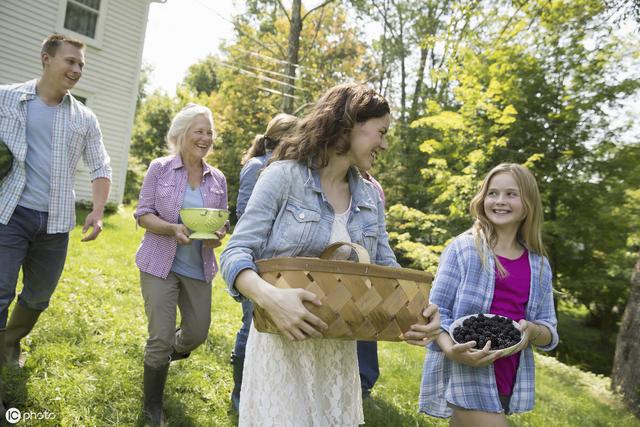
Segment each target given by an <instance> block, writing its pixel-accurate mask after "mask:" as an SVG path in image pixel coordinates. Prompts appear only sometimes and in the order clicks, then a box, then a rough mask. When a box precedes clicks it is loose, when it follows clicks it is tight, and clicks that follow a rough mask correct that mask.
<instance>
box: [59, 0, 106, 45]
mask: <svg viewBox="0 0 640 427" xmlns="http://www.w3.org/2000/svg"><path fill="white" fill-rule="evenodd" d="M97 22H98V14H97V13H95V12H90V11H89V10H87V9H85V8H83V7H82V6H78V5H75V4H73V3H71V2H68V3H67V12H66V14H65V17H64V27H65V28H66V29H68V30H71V31H75V32H76V33H80V34H84V35H85V36H87V37H91V38H95V34H96V23H97Z"/></svg>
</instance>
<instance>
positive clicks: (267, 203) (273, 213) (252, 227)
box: [220, 160, 398, 300]
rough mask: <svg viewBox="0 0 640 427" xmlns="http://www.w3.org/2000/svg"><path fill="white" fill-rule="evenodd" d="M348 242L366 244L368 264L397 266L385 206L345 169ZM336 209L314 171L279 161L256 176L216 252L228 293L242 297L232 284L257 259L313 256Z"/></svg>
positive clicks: (324, 241) (328, 231)
mask: <svg viewBox="0 0 640 427" xmlns="http://www.w3.org/2000/svg"><path fill="white" fill-rule="evenodd" d="M348 180H349V190H350V191H351V198H352V199H351V200H352V202H351V215H350V216H349V222H348V224H347V229H348V231H349V236H350V237H351V241H352V242H354V243H358V244H360V245H362V246H364V247H365V249H366V250H367V252H368V253H369V256H370V257H371V262H372V263H375V264H380V265H388V266H394V267H395V266H398V263H397V262H396V258H395V255H394V254H393V251H392V250H391V248H390V247H389V236H388V234H387V231H386V226H385V221H384V207H383V205H382V201H381V200H380V197H378V195H377V193H376V190H375V189H374V187H373V185H372V184H371V183H368V182H366V181H365V180H364V179H362V177H361V176H360V174H359V173H358V171H357V170H356V169H355V168H353V167H352V168H351V169H349V173H348ZM333 220H334V211H333V208H332V207H331V205H330V204H329V202H328V201H327V199H326V197H325V195H324V193H323V191H322V188H321V186H320V176H319V173H318V171H317V170H312V169H310V168H308V167H307V166H305V165H303V164H301V163H299V162H297V161H294V160H282V161H278V162H274V163H272V164H271V165H269V167H267V168H266V169H265V170H264V171H262V173H261V174H260V177H259V178H258V182H257V183H256V186H255V188H254V190H253V193H252V195H251V198H250V199H249V203H248V204H247V208H246V210H245V212H244V214H243V215H242V217H240V220H239V221H238V224H237V225H236V228H235V230H234V232H233V235H232V236H231V239H229V242H228V244H227V247H226V248H225V250H224V251H223V252H222V254H221V255H220V271H221V272H222V276H223V277H224V280H225V281H226V282H227V285H228V287H229V293H230V294H231V296H233V297H234V298H236V299H238V300H242V299H243V297H242V296H241V295H240V294H239V293H238V291H237V290H236V288H235V286H234V284H235V281H236V277H237V276H238V274H239V273H240V272H241V271H242V270H246V269H252V270H254V271H256V270H257V269H256V265H255V260H258V259H267V258H274V257H286V256H311V257H317V256H319V255H320V253H321V252H322V250H323V249H324V248H325V247H327V246H328V244H329V238H330V236H331V226H332V224H333Z"/></svg>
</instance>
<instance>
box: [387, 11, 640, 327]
mask: <svg viewBox="0 0 640 427" xmlns="http://www.w3.org/2000/svg"><path fill="white" fill-rule="evenodd" d="M473 13H475V19H478V20H480V21H483V22H485V23H486V25H484V26H483V27H482V29H481V30H476V31H475V32H469V33H467V36H466V37H465V38H462V39H460V40H461V43H460V45H459V46H458V48H457V50H456V52H457V53H456V55H455V56H451V57H449V58H445V59H446V60H448V61H449V65H448V67H447V66H443V67H444V68H445V69H448V70H449V71H448V74H447V77H446V80H447V82H449V84H450V85H451V86H450V87H451V90H450V93H451V95H452V98H449V97H440V98H438V97H434V98H432V99H430V100H427V101H426V102H425V103H424V108H423V113H422V114H421V116H419V117H417V118H416V120H414V121H413V122H412V123H411V131H412V132H414V133H410V132H408V133H405V136H407V137H408V139H406V140H398V139H392V143H391V147H390V149H389V152H388V153H387V156H389V155H391V156H392V158H391V159H389V160H387V159H383V162H384V163H385V166H387V165H395V164H396V163H405V166H404V168H406V170H405V169H402V168H401V169H399V170H398V169H395V168H393V169H391V170H392V171H393V174H394V175H395V178H393V179H392V180H391V181H387V180H386V179H387V177H388V175H386V174H381V176H380V178H381V179H382V183H383V186H385V189H386V188H387V182H390V183H391V192H390V193H391V200H392V202H398V203H402V204H404V205H406V206H410V207H411V208H414V209H418V210H421V211H423V212H430V213H432V214H439V215H446V220H444V221H442V223H441V224H439V227H440V228H442V229H445V230H447V233H446V235H445V236H440V235H438V234H436V236H437V237H440V238H437V237H436V238H435V239H434V240H436V242H435V244H434V248H433V249H431V248H429V245H428V244H427V245H426V247H423V246H421V245H417V244H416V243H420V241H419V240H418V239H420V238H422V234H423V233H424V232H423V231H419V230H420V228H421V227H419V226H418V227H414V229H415V230H414V231H409V232H408V235H407V234H404V232H403V231H402V230H401V229H399V228H396V227H398V226H399V224H402V221H400V222H394V221H393V220H391V221H390V222H389V223H390V227H391V228H392V230H393V231H396V232H397V234H393V233H392V234H391V235H392V236H394V237H397V239H398V240H397V241H398V247H399V248H400V251H399V252H400V254H401V255H402V257H404V258H408V259H410V260H411V261H412V262H413V264H412V265H421V263H422V262H424V261H425V260H428V262H431V260H432V254H434V253H438V250H439V248H440V247H441V245H442V244H444V242H445V241H446V240H447V239H448V238H450V237H452V236H455V235H456V234H457V233H459V232H461V231H462V230H463V229H464V228H466V227H468V226H469V225H470V224H469V220H468V213H467V212H468V203H469V201H470V200H471V198H472V196H473V195H474V194H475V192H476V191H477V188H478V187H477V185H478V182H479V181H480V180H481V179H482V178H483V176H484V175H485V174H486V172H487V171H488V170H489V169H491V168H492V167H493V166H495V165H497V164H498V163H501V162H517V163H523V164H526V165H527V166H528V167H529V168H530V169H532V171H533V172H534V173H535V174H536V175H537V177H538V181H539V186H540V190H541V193H542V197H543V205H544V209H545V221H546V222H545V228H544V240H545V242H546V246H547V249H548V252H549V256H550V260H551V263H552V266H553V270H554V273H555V286H556V287H557V288H559V289H562V290H565V291H566V292H567V294H568V295H571V296H572V297H574V298H576V300H577V301H578V302H579V303H581V304H583V305H584V306H585V307H587V308H588V309H589V311H590V319H591V322H592V323H593V324H595V325H598V327H599V328H601V329H602V331H603V334H608V333H610V332H611V331H614V330H615V329H616V327H617V326H616V323H617V321H618V320H619V317H620V315H621V313H622V311H623V308H624V303H625V301H626V297H627V292H628V277H629V273H630V269H631V267H632V265H633V260H634V258H633V255H634V252H635V251H634V250H633V248H632V247H631V245H630V243H629V242H632V241H637V240H635V239H637V237H636V236H637V235H638V232H637V226H635V225H634V224H637V223H638V221H637V209H635V211H634V208H632V206H634V204H633V203H629V201H630V200H633V197H634V194H635V193H633V192H630V189H635V188H638V178H637V176H638V167H637V164H638V154H637V151H638V145H637V144H632V143H631V142H632V141H630V140H629V138H628V137H627V138H626V139H623V138H622V137H621V135H623V134H624V132H625V130H626V129H628V128H629V123H619V122H620V121H619V120H615V113H613V112H614V111H616V110H617V109H619V108H620V106H621V100H624V99H627V98H628V97H630V96H631V95H633V94H634V93H637V90H638V88H639V87H640V74H638V72H637V70H638V67H637V58H638V52H640V49H639V45H638V43H637V41H636V40H633V39H631V38H627V39H622V38H620V37H618V36H616V35H614V33H613V32H612V30H611V28H610V23H609V22H607V20H606V17H607V9H606V8H605V7H604V5H603V3H602V2H600V1H597V0H582V1H578V2H575V1H574V2H566V1H556V2H551V3H550V2H545V1H540V2H527V3H522V5H521V6H519V7H516V6H513V5H512V6H506V5H502V4H501V3H499V2H487V3H486V7H485V8H481V9H476V10H475V12H473ZM423 36H424V37H425V38H428V37H429V35H428V34H424V35H423ZM632 64H635V66H634V65H632ZM620 69H628V70H629V72H627V73H618V72H617V71H616V70H620ZM412 137H416V139H413V138H412ZM631 138H637V136H636V135H634V136H633V137H631ZM416 152H418V153H419V154H416ZM403 153H407V154H408V156H407V157H400V156H402V154H403ZM394 156H397V157H394ZM399 158H401V159H402V160H399ZM416 170H420V171H421V176H420V179H419V180H416V175H417V174H415V171H416ZM623 171H624V172H623ZM634 212H635V213H634ZM634 219H635V221H634ZM416 221H417V223H418V224H419V223H420V221H422V220H420V219H417V220H416ZM422 228H423V229H429V228H428V227H427V226H424V227H422ZM426 254H429V255H430V257H431V258H430V257H429V256H426ZM423 267H427V266H424V265H423Z"/></svg>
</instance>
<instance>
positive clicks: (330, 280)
mask: <svg viewBox="0 0 640 427" xmlns="http://www.w3.org/2000/svg"><path fill="white" fill-rule="evenodd" d="M343 245H348V246H351V247H352V248H353V249H354V250H355V251H356V253H357V254H358V260H359V261H360V262H352V261H335V260H330V259H327V258H330V257H331V255H333V253H334V252H335V251H336V250H337V249H338V248H339V247H341V246H343ZM363 261H364V262H363ZM368 262H369V255H368V253H367V251H366V250H365V249H364V248H363V247H362V246H359V245H355V244H352V243H344V242H338V243H334V244H333V245H330V246H328V247H327V248H326V249H325V251H324V252H323V253H322V254H321V255H320V258H307V257H287V258H272V259H268V260H259V261H257V262H256V265H257V267H258V273H259V274H260V276H261V277H262V278H263V279H264V280H266V281H267V282H269V283H271V284H272V285H273V286H275V287H277V288H285V289H288V288H303V289H306V290H308V291H310V292H313V293H314V294H316V295H317V296H318V297H319V298H320V300H321V301H322V306H321V307H317V306H315V305H313V304H309V303H305V306H306V307H307V309H308V310H309V311H311V312H312V313H313V314H315V315H316V316H318V317H320V318H321V319H322V320H323V321H324V322H325V323H326V324H327V325H328V326H329V328H328V329H327V330H326V331H325V332H324V334H323V336H324V338H340V339H357V340H368V341H402V340H403V333H404V332H407V331H408V330H409V329H410V327H411V325H413V324H415V323H421V324H424V323H426V320H425V318H424V317H423V316H422V310H424V308H425V307H426V306H427V302H428V299H429V289H430V287H431V281H432V280H433V276H432V275H431V274H429V273H425V272H422V271H418V270H411V269H406V268H393V267H384V266H379V265H374V264H368ZM253 313H254V325H255V327H256V329H257V330H258V331H260V332H269V333H276V334H277V333H279V331H278V329H277V328H276V326H275V324H274V323H273V321H272V320H271V318H270V317H269V314H268V313H267V312H266V311H265V310H263V309H262V308H261V307H260V306H258V305H256V306H255V307H254V312H253Z"/></svg>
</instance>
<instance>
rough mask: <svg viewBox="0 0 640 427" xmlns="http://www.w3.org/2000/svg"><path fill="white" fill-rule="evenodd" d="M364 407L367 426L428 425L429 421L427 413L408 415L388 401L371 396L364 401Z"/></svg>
mask: <svg viewBox="0 0 640 427" xmlns="http://www.w3.org/2000/svg"><path fill="white" fill-rule="evenodd" d="M362 406H363V409H364V421H365V424H366V425H367V426H373V427H388V426H410V425H414V426H428V425H432V424H429V421H428V419H427V417H426V416H425V415H420V414H412V415H407V414H403V413H401V412H399V411H398V409H397V408H396V407H395V406H393V405H391V404H389V403H387V402H386V401H384V400H382V399H380V398H377V397H375V396H371V397H369V398H367V399H364V400H363V402H362Z"/></svg>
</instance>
